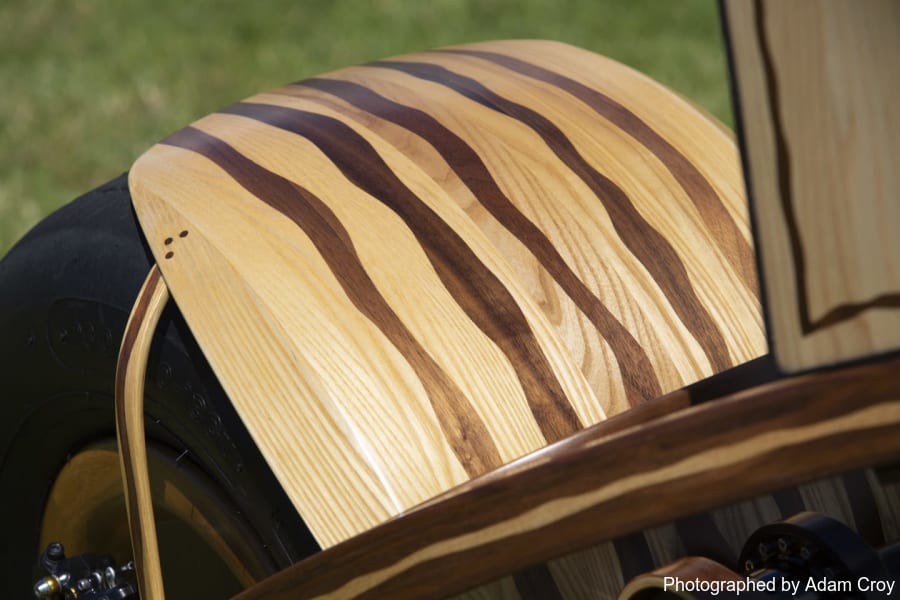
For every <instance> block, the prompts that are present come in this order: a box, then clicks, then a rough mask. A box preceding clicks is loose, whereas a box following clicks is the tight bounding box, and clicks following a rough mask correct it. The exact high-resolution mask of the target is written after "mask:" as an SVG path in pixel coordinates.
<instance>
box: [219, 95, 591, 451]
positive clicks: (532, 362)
mask: <svg viewBox="0 0 900 600" xmlns="http://www.w3.org/2000/svg"><path fill="white" fill-rule="evenodd" d="M223 112H225V113H229V114H235V115H240V116H244V117H249V118H252V119H256V120H258V121H260V122H263V123H266V124H269V125H272V126H273V127H278V128H280V129H283V130H285V131H289V132H292V133H295V134H297V135H301V136H303V137H305V138H307V139H308V140H310V141H311V142H313V143H314V144H315V145H316V146H317V147H318V148H319V150H321V151H322V152H323V153H324V154H325V155H326V156H327V157H328V158H329V159H330V160H331V161H332V162H333V163H334V164H335V165H336V166H337V167H338V169H340V171H341V172H342V173H343V174H344V176H345V177H347V179H348V180H349V181H350V182H352V183H353V184H354V185H356V186H357V187H359V188H360V189H362V190H363V191H365V192H366V193H368V194H369V195H371V196H372V197H374V198H376V199H378V200H379V201H380V202H382V203H383V204H384V205H385V206H387V207H388V208H390V209H391V210H393V211H394V212H395V213H396V214H397V215H398V216H399V217H400V218H401V219H402V220H403V222H404V223H405V224H406V226H407V227H408V228H409V229H410V231H412V233H413V234H414V235H415V237H416V239H417V240H418V242H419V244H420V245H421V246H422V248H423V250H424V251H425V253H426V255H427V256H428V259H429V260H430V261H431V264H432V265H433V266H434V269H435V271H436V272H437V274H438V277H440V279H441V281H442V282H443V284H444V286H445V287H446V288H447V290H448V291H449V292H450V294H451V295H452V296H453V297H454V298H455V299H456V301H457V302H458V303H459V305H460V306H461V307H462V309H463V310H464V311H465V312H466V314H467V315H468V316H469V318H470V319H471V320H472V321H473V322H474V323H475V324H476V325H477V326H478V327H479V328H480V329H481V330H482V331H483V332H484V333H485V334H486V335H487V336H488V337H489V338H490V339H491V340H493V342H494V343H495V344H496V345H497V346H498V347H499V348H500V350H501V351H502V352H503V353H504V354H506V356H507V358H508V359H509V361H510V364H511V365H512V367H513V369H515V372H516V374H517V376H518V379H519V381H520V383H521V385H522V389H523V391H524V392H525V397H526V399H527V401H528V405H529V407H530V408H531V411H532V413H533V414H534V417H535V420H536V421H537V423H538V425H539V427H540V429H541V433H542V434H543V436H544V438H545V439H546V440H547V441H548V442H551V443H552V442H555V441H557V440H561V439H563V438H565V437H567V436H569V435H571V434H572V433H574V432H576V431H578V430H580V429H581V428H582V427H583V425H582V423H581V422H580V420H579V418H578V415H577V414H576V413H575V409H574V408H573V407H572V405H571V404H570V403H569V400H568V398H567V397H566V395H565V392H564V391H563V389H562V386H561V385H560V383H559V381H558V380H557V379H556V375H555V374H554V372H553V369H552V367H551V366H550V362H549V361H548V359H547V357H546V356H545V354H544V352H543V350H542V349H541V347H540V344H539V343H538V341H537V338H536V337H535V336H534V333H533V332H532V331H531V327H530V326H529V324H528V321H527V319H526V318H525V315H524V314H523V313H522V310H521V308H520V307H519V305H518V304H517V303H516V301H515V298H513V296H512V294H510V292H509V290H507V289H506V287H505V286H504V285H503V283H502V282H501V281H500V280H499V279H498V278H497V276H496V275H495V274H494V273H493V272H491V271H490V269H488V268H487V267H486V266H485V265H484V264H483V263H482V262H481V260H480V259H479V258H478V257H477V256H476V255H475V253H474V252H473V251H472V249H471V248H469V246H468V245H467V244H466V243H465V241H464V240H463V239H462V238H461V237H459V234H458V233H457V232H455V231H454V230H453V229H452V228H451V227H450V226H449V225H447V223H445V222H444V221H443V219H441V218H440V216H438V215H437V214H436V213H435V212H434V211H433V210H432V209H431V208H430V207H429V206H428V205H427V204H425V203H424V202H422V201H421V200H420V199H419V198H417V197H416V195H415V194H413V193H412V191H410V190H409V188H407V187H406V186H405V185H404V184H403V182H402V181H400V179H399V178H398V177H397V175H395V174H394V172H393V171H391V169H390V167H389V166H388V165H387V164H385V162H384V160H383V159H382V158H381V156H379V155H378V153H377V152H376V151H375V149H374V148H373V147H372V145H371V144H369V142H368V141H367V140H366V139H365V138H364V137H362V136H361V135H359V134H358V133H356V131H354V130H353V129H351V128H350V127H349V126H347V125H346V124H344V123H342V122H341V121H338V120H337V119H333V118H331V117H326V116H323V115H320V114H316V113H312V112H307V111H302V110H295V109H290V108H282V107H279V106H271V105H266V104H253V103H240V104H235V105H233V106H230V107H228V108H226V109H225V110H224V111H223Z"/></svg>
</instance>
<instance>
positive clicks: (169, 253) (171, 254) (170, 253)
mask: <svg viewBox="0 0 900 600" xmlns="http://www.w3.org/2000/svg"><path fill="white" fill-rule="evenodd" d="M173 256H175V253H174V252H166V259H169V258H172V257H173Z"/></svg>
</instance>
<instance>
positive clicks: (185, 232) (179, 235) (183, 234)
mask: <svg viewBox="0 0 900 600" xmlns="http://www.w3.org/2000/svg"><path fill="white" fill-rule="evenodd" d="M187 234H188V232H187V230H186V229H185V230H184V231H182V232H181V233H179V234H178V237H187Z"/></svg>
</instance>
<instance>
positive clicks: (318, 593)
mask: <svg viewBox="0 0 900 600" xmlns="http://www.w3.org/2000/svg"><path fill="white" fill-rule="evenodd" d="M898 367H900V361H898V360H897V359H894V360H892V361H884V362H882V363H878V364H873V365H867V366H861V367H854V368H850V369H845V370H842V371H835V372H831V373H826V374H820V375H817V376H815V377H810V376H806V377H800V378H796V379H793V380H786V381H782V382H777V383H773V384H769V385H766V386H762V387H761V388H759V389H756V390H752V391H750V392H744V393H739V394H736V395H734V396H731V397H729V398H726V399H723V400H721V401H718V402H714V403H710V404H706V405H703V406H699V407H694V408H691V409H688V410H685V411H681V412H679V413H677V414H675V415H672V416H671V417H668V418H663V419H660V420H657V421H654V422H653V423H650V424H645V425H643V426H639V427H636V428H634V429H631V430H628V431H625V432H622V433H620V434H618V435H615V436H613V437H612V438H610V439H601V440H596V439H594V438H593V436H592V435H591V433H592V431H591V429H588V430H586V431H584V432H582V433H580V434H577V435H576V436H575V440H578V441H579V442H580V444H578V445H577V446H573V445H567V446H565V449H564V450H563V451H560V452H558V453H557V452H554V450H555V448H554V447H551V448H549V449H547V450H545V451H543V452H540V453H537V454H536V455H535V456H534V457H533V459H532V461H531V464H530V465H529V468H526V469H522V470H520V471H517V472H516V473H514V474H512V475H510V477H508V478H507V479H506V480H504V481H502V482H492V483H489V484H486V485H484V486H482V487H479V488H476V489H473V490H471V491H467V492H466V493H463V494H460V495H457V496H454V497H452V498H449V499H448V500H446V501H444V502H442V503H439V504H436V505H432V506H428V507H426V508H423V509H421V510H418V511H414V512H412V513H410V514H408V515H405V516H403V517H402V518H398V519H394V520H393V521H391V522H389V523H386V524H385V525H382V526H380V527H378V528H375V529H373V530H371V531H369V532H366V533H364V534H362V535H360V536H357V537H356V538H354V539H352V540H348V541H347V542H345V543H343V544H341V545H340V546H337V547H335V548H332V549H329V550H325V551H323V552H322V553H320V554H318V555H316V556H313V557H311V558H310V559H308V560H306V561H304V562H302V563H299V564H297V565H294V566H293V567H291V568H289V569H287V570H286V571H283V572H282V573H280V574H278V575H276V576H274V577H273V578H270V579H269V580H267V581H265V582H262V583H261V584H259V585H257V586H255V587H254V588H251V589H250V590H248V591H247V592H244V593H243V594H241V595H239V596H238V597H237V598H239V599H240V600H250V599H252V598H267V599H275V598H282V597H283V598H318V597H326V596H327V597H334V598H337V597H355V598H366V597H391V598H412V597H431V596H439V595H447V594H451V593H453V592H454V591H459V590H460V589H461V588H463V587H466V586H470V585H474V584H478V583H479V582H483V581H486V580H490V579H492V578H495V577H498V576H501V575H504V574H505V573H508V572H510V571H512V570H514V569H516V568H520V567H521V566H522V565H527V564H533V563H538V562H540V561H546V560H548V559H551V558H552V557H554V556H559V555H562V554H565V553H567V552H571V551H573V550H575V549H577V548H579V547H583V546H589V545H591V544H594V543H597V542H598V541H600V540H606V539H613V538H615V537H616V536H619V535H623V534H626V533H628V532H633V531H638V530H640V529H642V528H644V527H648V526H652V525H655V524H659V523H664V522H667V521H669V520H672V519H677V518H682V517H685V516H688V515H691V514H696V513H697V511H702V510H707V509H711V508H713V507H715V506H719V505H723V504H727V503H729V502H735V501H738V500H742V499H746V498H752V497H754V496H756V495H757V494H761V493H771V491H772V490H777V489H779V488H781V487H782V486H784V485H787V484H788V483H789V482H795V481H798V480H801V479H804V478H810V479H814V478H816V477H821V476H826V475H828V474H831V473H839V472H843V471H846V470H850V469H854V468H857V467H860V466H865V465H870V464H880V463H883V462H885V461H889V460H897V458H898V457H900V436H898V435H897V434H898V430H900V378H898V377H897V375H896V374H897V368H898ZM626 455H627V456H628V457H629V460H627V461H624V460H622V459H621V457H622V456H626ZM832 485H838V486H840V485H843V484H842V482H841V480H838V481H837V483H836V484H832ZM768 502H769V506H770V507H771V506H772V504H771V500H769V501H768ZM838 510H839V511H843V512H840V513H839V514H843V515H847V514H849V513H848V512H847V511H846V510H845V509H842V508H840V507H839V508H838ZM845 518H846V516H845ZM882 518H884V516H883V517H882ZM713 520H714V521H715V520H720V521H721V517H719V518H717V517H713ZM738 521H740V519H739V520H738ZM730 535H731V537H734V536H733V534H730Z"/></svg>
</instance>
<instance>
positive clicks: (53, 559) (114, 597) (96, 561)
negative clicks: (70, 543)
mask: <svg viewBox="0 0 900 600" xmlns="http://www.w3.org/2000/svg"><path fill="white" fill-rule="evenodd" d="M37 573H38V577H40V579H39V580H38V582H37V583H36V584H34V595H35V596H36V597H38V598H44V599H53V600H137V598H138V592H137V589H138V588H137V578H136V574H135V571H134V563H131V562H129V563H128V564H127V565H125V566H122V567H117V566H116V563H115V561H114V560H113V559H112V557H110V556H108V555H98V554H80V555H78V556H73V557H71V558H66V552H65V549H64V548H63V545H62V544H60V543H59V542H54V543H52V544H50V545H49V546H47V548H46V549H45V550H44V552H43V553H42V554H41V557H40V559H39V560H38V566H37Z"/></svg>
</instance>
